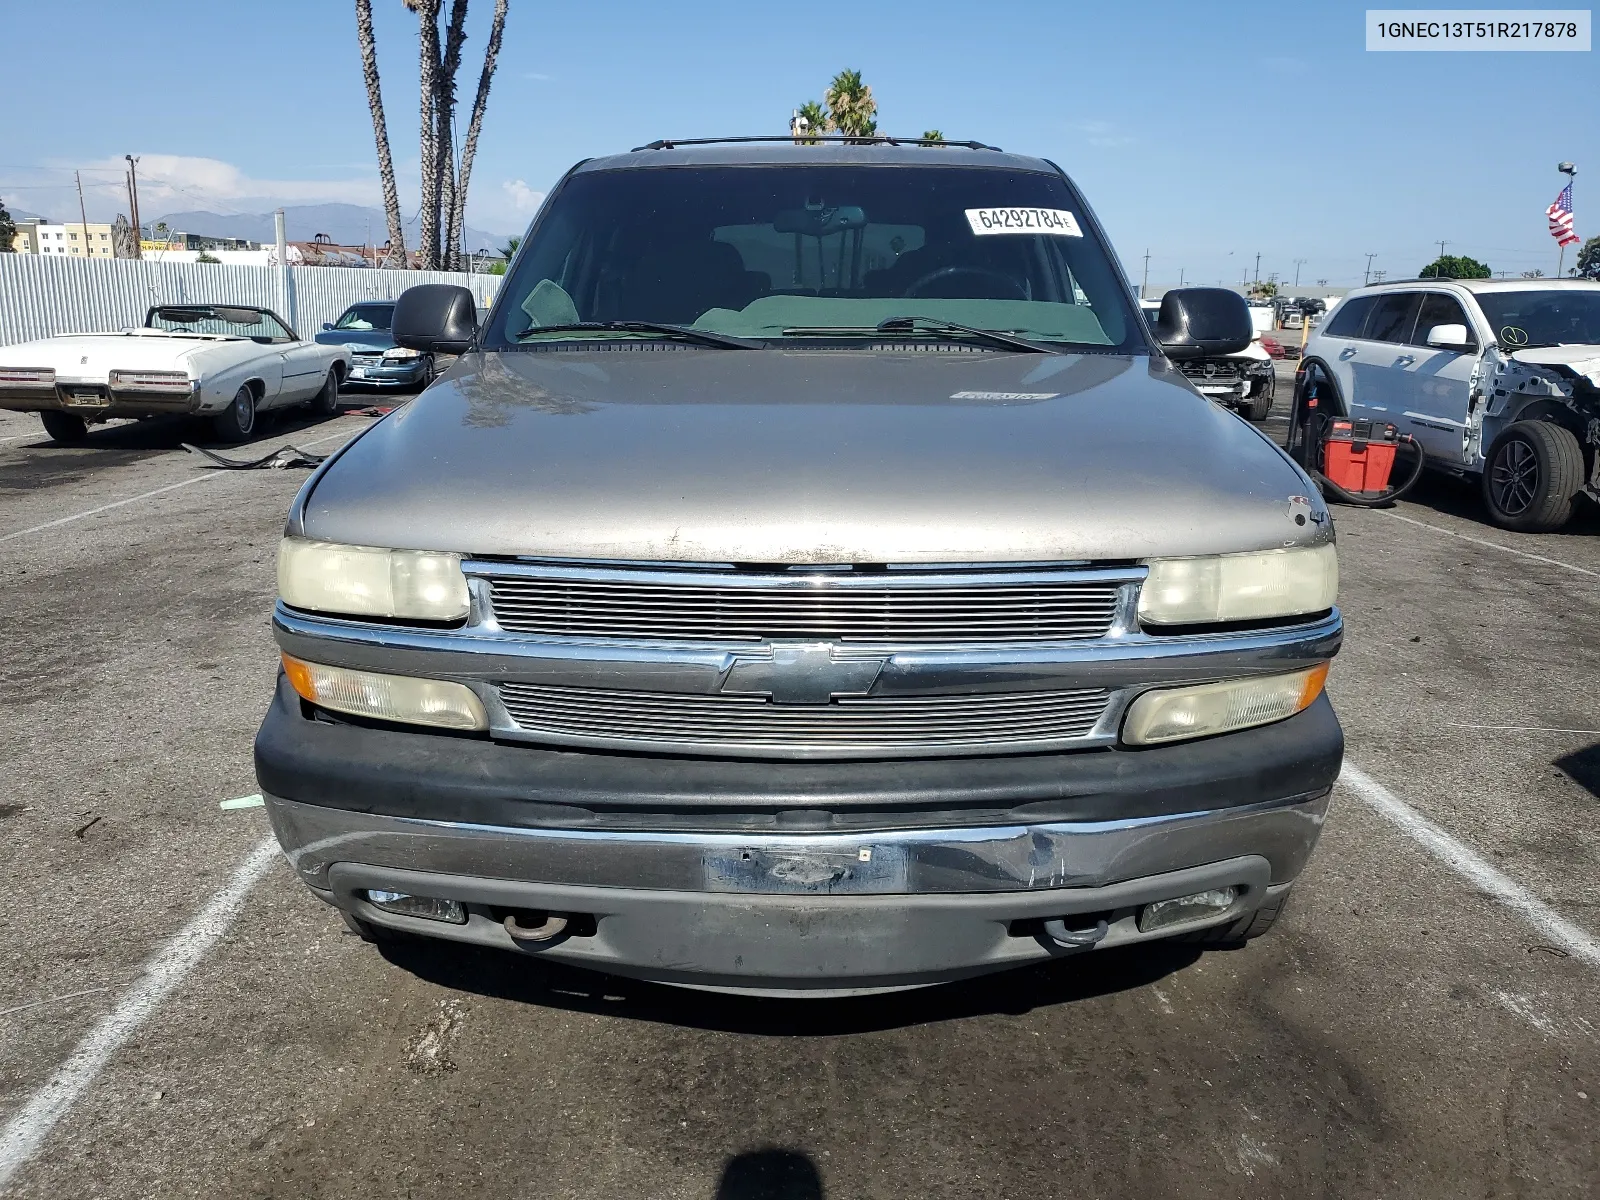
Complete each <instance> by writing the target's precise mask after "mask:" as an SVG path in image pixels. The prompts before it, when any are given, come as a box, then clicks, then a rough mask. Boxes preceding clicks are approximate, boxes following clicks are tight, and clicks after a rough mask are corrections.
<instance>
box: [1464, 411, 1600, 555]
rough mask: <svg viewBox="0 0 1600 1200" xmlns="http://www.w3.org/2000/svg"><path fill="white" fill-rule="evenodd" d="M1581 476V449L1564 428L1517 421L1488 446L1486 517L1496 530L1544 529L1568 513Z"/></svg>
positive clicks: (1563, 521) (1549, 529)
mask: <svg viewBox="0 0 1600 1200" xmlns="http://www.w3.org/2000/svg"><path fill="white" fill-rule="evenodd" d="M1583 480H1584V469H1583V448H1582V447H1581V446H1579V445H1578V439H1577V438H1576V437H1575V436H1574V435H1573V433H1572V431H1571V430H1570V429H1567V428H1566V427H1565V426H1563V425H1556V424H1552V423H1551V422H1549V421H1518V422H1517V423H1516V424H1515V425H1512V426H1511V427H1510V428H1509V429H1507V430H1506V431H1505V432H1504V433H1502V434H1501V435H1500V436H1499V437H1497V438H1495V440H1494V445H1492V446H1490V447H1489V454H1488V457H1487V458H1486V459H1485V461H1484V464H1483V500H1484V504H1485V505H1487V507H1488V509H1489V519H1490V520H1492V521H1493V522H1494V523H1495V524H1496V525H1498V526H1500V528H1502V529H1513V530H1516V531H1517V532H1519V533H1550V532H1552V531H1553V530H1557V529H1560V528H1561V527H1562V526H1563V525H1565V524H1566V523H1567V521H1568V519H1569V518H1570V517H1571V516H1572V503H1573V501H1574V500H1575V499H1576V498H1577V496H1578V493H1579V492H1581V491H1582V490H1583Z"/></svg>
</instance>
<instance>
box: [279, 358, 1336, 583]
mask: <svg viewBox="0 0 1600 1200" xmlns="http://www.w3.org/2000/svg"><path fill="white" fill-rule="evenodd" d="M1308 497H1309V500H1308ZM302 511H303V518H302V519H303V523H304V532H305V533H306V534H307V535H308V536H310V537H315V538H322V539H326V540H329V541H338V542H346V543H353V544H360V545H370V546H395V547H409V548H414V549H436V550H455V551H461V552H464V553H469V554H490V555H517V554H522V555H539V556H552V557H568V558H584V559H596V558H603V559H623V560H634V561H637V560H654V561H673V562H735V563H844V562H862V563H885V562H907V563H908V562H927V563H937V562H1027V561H1045V560H1048V561H1063V560H1079V559H1096V560H1107V559H1135V558H1145V557H1152V556H1158V555H1181V554H1206V553H1217V552H1224V551H1238V550H1255V549H1264V548H1268V547H1275V546H1283V545H1289V544H1293V543H1298V542H1310V541H1320V540H1326V539H1329V538H1331V537H1332V529H1331V526H1330V525H1329V523H1328V521H1327V510H1326V509H1325V508H1324V507H1323V505H1322V501H1321V500H1320V499H1319V498H1318V497H1317V492H1316V490H1315V488H1314V487H1312V486H1311V484H1310V482H1309V480H1307V478H1306V477H1305V476H1304V475H1303V474H1302V473H1301V472H1300V470H1299V468H1298V467H1296V466H1295V465H1294V464H1293V463H1292V462H1290V461H1289V459H1288V458H1287V457H1286V456H1285V455H1284V454H1283V453H1282V452H1281V451H1279V450H1278V448H1277V447H1276V446H1274V445H1273V444H1271V443H1270V442H1269V441H1268V440H1267V439H1266V438H1265V437H1264V436H1263V435H1262V434H1261V433H1259V432H1257V430H1256V429H1254V428H1253V427H1252V426H1250V425H1249V424H1247V423H1246V422H1245V421H1243V420H1242V419H1240V418H1239V417H1237V416H1235V415H1234V414H1232V413H1230V412H1228V411H1226V410H1225V409H1223V408H1221V407H1220V406H1218V405H1215V404H1212V403H1211V402H1210V401H1207V400H1205V399H1203V398H1201V397H1200V396H1199V395H1197V394H1196V393H1195V392H1194V391H1193V390H1192V389H1191V388H1190V387H1189V386H1188V385H1187V384H1186V383H1184V382H1183V379H1182V377H1181V376H1180V375H1179V374H1178V373H1177V372H1176V371H1175V370H1174V369H1173V368H1172V367H1171V366H1170V365H1169V364H1168V363H1167V362H1166V360H1165V359H1159V358H1157V359H1151V358H1145V357H1128V356H1112V355H1104V354H1090V355H1051V356H1042V355H1037V354H1010V353H996V352H993V351H988V350H975V349H972V348H970V347H965V346H955V347H952V346H949V345H943V344H941V345H936V346H924V347H918V348H916V349H909V348H908V349H893V350H884V351H871V350H866V349H855V350H823V349H814V350H813V349H806V350H767V351H734V350H710V349H702V348H691V347H683V346H680V345H678V344H663V343H659V342H631V343H612V344H611V348H610V349H601V348H597V349H595V350H584V351H576V352H575V351H551V350H541V351H532V352H511V353H504V354H500V353H474V354H469V355H465V356H463V357H462V358H461V359H460V360H459V361H458V362H457V364H456V365H455V366H454V367H453V368H452V369H451V371H450V372H449V374H448V375H447V376H446V377H445V378H444V379H443V380H441V381H440V382H438V383H435V384H434V386H433V387H431V388H429V389H428V391H426V392H425V393H423V394H422V395H421V396H419V397H418V398H417V399H416V400H414V401H412V402H411V403H410V404H407V405H405V406H404V407H402V408H400V409H397V410H396V411H395V412H394V413H393V414H391V415H390V416H388V417H386V418H384V419H383V420H382V421H379V422H378V423H377V424H376V425H374V426H372V427H371V428H370V429H369V431H368V432H366V433H365V434H364V435H362V436H361V437H359V438H358V439H357V440H356V441H354V442H353V443H351V444H350V445H349V447H348V448H347V449H345V450H344V451H343V452H342V453H341V454H340V455H339V456H338V457H337V458H336V459H334V461H333V462H332V464H331V466H330V467H329V468H328V469H327V470H326V471H324V472H323V473H322V474H321V475H320V476H318V477H316V479H315V481H314V482H313V484H312V485H311V489H310V492H309V494H308V495H307V496H306V498H305V503H304V507H303V510H302ZM1297 518H1298V520H1297Z"/></svg>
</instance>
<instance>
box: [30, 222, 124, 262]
mask: <svg viewBox="0 0 1600 1200" xmlns="http://www.w3.org/2000/svg"><path fill="white" fill-rule="evenodd" d="M30 224H33V225H34V231H33V232H34V240H35V244H36V246H37V249H34V250H30V251H27V253H30V254H48V255H52V256H54V255H57V254H64V255H68V256H74V255H75V256H77V257H78V258H112V257H114V254H113V248H112V245H111V226H110V225H106V224H103V223H101V222H98V221H90V222H89V223H88V224H87V225H83V224H80V223H78V222H76V221H74V222H72V223H71V224H67V225H51V224H48V223H46V222H44V221H39V222H37V223H34V222H30ZM21 227H22V223H21V222H18V226H17V228H18V232H19V233H20V232H21Z"/></svg>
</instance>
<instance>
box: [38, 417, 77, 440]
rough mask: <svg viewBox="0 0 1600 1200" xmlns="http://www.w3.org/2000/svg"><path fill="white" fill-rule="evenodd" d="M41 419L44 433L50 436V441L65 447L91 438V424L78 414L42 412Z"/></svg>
mask: <svg viewBox="0 0 1600 1200" xmlns="http://www.w3.org/2000/svg"><path fill="white" fill-rule="evenodd" d="M39 419H40V420H41V421H43V422H44V431H45V432H46V433H48V434H49V435H50V439H51V440H52V441H56V442H60V443H61V444H62V445H64V446H70V445H72V444H74V443H75V442H81V441H83V439H84V438H86V437H88V436H89V423H88V422H87V421H85V420H84V419H83V418H82V417H80V416H78V414H77V413H66V412H42V413H40V414H39Z"/></svg>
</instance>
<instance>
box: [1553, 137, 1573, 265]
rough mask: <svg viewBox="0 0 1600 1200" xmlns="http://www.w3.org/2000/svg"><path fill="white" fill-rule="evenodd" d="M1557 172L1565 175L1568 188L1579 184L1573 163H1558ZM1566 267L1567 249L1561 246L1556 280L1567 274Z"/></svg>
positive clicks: (1557, 251)
mask: <svg viewBox="0 0 1600 1200" xmlns="http://www.w3.org/2000/svg"><path fill="white" fill-rule="evenodd" d="M1556 170H1558V171H1560V172H1561V173H1562V174H1563V175H1565V176H1566V177H1567V187H1569V188H1570V187H1571V186H1572V185H1573V184H1575V183H1577V182H1578V168H1577V167H1575V166H1573V165H1572V164H1571V163H1569V162H1564V163H1557V164H1556ZM1562 190H1563V191H1565V190H1566V189H1565V188H1563V189H1562ZM1566 266H1567V248H1566V246H1565V245H1560V246H1558V247H1557V249H1556V278H1557V279H1560V278H1561V277H1562V276H1563V275H1564V274H1566Z"/></svg>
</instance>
